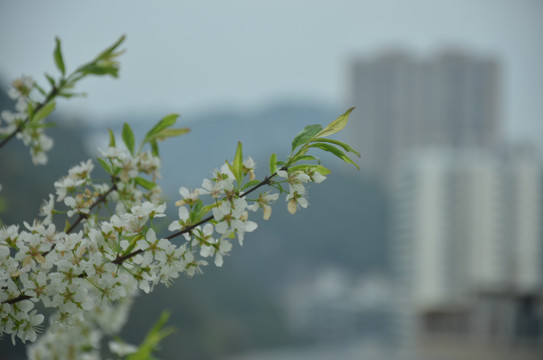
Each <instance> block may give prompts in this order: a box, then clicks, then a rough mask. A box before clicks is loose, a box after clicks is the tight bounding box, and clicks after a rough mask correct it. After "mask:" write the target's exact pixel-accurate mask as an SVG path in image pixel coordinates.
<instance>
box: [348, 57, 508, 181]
mask: <svg viewBox="0 0 543 360" xmlns="http://www.w3.org/2000/svg"><path fill="white" fill-rule="evenodd" d="M499 75H500V69H499V65H498V62H497V61H495V60H494V59H492V58H489V59H488V58H479V57H473V56H468V55H465V54H463V53H462V52H459V51H450V52H446V53H443V54H441V55H439V56H435V57H433V58H430V59H425V60H421V59H417V58H414V57H413V56H411V55H409V54H408V53H401V52H390V53H385V54H383V55H380V56H375V57H368V58H358V59H357V60H356V61H353V62H352V65H351V67H350V73H349V81H350V89H349V99H348V100H349V102H348V103H349V104H350V105H353V106H356V107H357V109H356V110H355V111H354V112H353V114H352V115H351V118H352V121H351V123H352V125H351V130H352V131H351V132H350V135H351V137H350V139H349V140H350V142H351V143H352V144H354V145H355V146H356V148H357V150H359V151H360V152H361V153H362V155H363V156H362V159H361V160H360V164H361V167H362V168H363V169H364V170H365V171H366V172H367V173H368V174H370V175H373V176H376V177H377V179H379V180H384V181H385V185H390V184H391V178H392V177H393V169H394V167H396V166H397V164H398V163H399V162H401V159H402V156H404V155H405V154H406V153H408V152H409V151H410V150H412V149H414V148H417V147H423V146H450V147H464V146H469V147H492V146H495V145H496V144H497V143H498V142H499V141H500V137H501V134H500V126H499V106H498V103H499V95H500V76H499Z"/></svg>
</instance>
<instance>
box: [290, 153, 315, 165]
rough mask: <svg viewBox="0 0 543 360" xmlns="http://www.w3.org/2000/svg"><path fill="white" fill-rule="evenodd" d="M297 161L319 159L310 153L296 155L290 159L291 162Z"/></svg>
mask: <svg viewBox="0 0 543 360" xmlns="http://www.w3.org/2000/svg"><path fill="white" fill-rule="evenodd" d="M298 161H319V162H320V160H319V158H316V157H315V156H312V155H298V156H295V157H293V158H292V159H290V163H291V164H294V163H297V162H298Z"/></svg>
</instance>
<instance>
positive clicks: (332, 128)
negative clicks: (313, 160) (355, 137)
mask: <svg viewBox="0 0 543 360" xmlns="http://www.w3.org/2000/svg"><path fill="white" fill-rule="evenodd" d="M353 110H354V107H352V108H350V109H349V110H347V111H345V113H344V114H342V115H340V116H339V117H338V118H337V119H336V120H334V121H332V122H331V123H330V124H328V126H326V127H325V128H324V130H322V131H321V132H319V133H318V134H316V136H315V137H318V138H320V137H324V136H328V135H332V134H335V133H337V132H338V131H340V130H341V129H343V128H344V127H345V125H347V121H348V120H349V115H350V114H351V112H352V111H353Z"/></svg>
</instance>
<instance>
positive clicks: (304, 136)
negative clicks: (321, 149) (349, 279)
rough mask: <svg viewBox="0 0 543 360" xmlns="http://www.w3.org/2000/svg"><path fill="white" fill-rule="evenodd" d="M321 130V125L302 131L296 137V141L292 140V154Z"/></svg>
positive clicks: (308, 126)
mask: <svg viewBox="0 0 543 360" xmlns="http://www.w3.org/2000/svg"><path fill="white" fill-rule="evenodd" d="M321 130H322V126H321V125H307V126H306V127H305V128H304V129H303V130H302V131H300V132H299V133H298V135H296V137H295V138H294V140H292V152H294V149H296V148H297V147H298V146H300V145H303V144H305V143H307V142H308V141H309V140H310V139H312V138H313V137H314V136H315V135H316V134H318V133H319V132H320V131H321Z"/></svg>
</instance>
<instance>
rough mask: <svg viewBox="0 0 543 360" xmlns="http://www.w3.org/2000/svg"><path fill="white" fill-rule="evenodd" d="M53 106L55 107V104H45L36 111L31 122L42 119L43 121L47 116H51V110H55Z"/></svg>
mask: <svg viewBox="0 0 543 360" xmlns="http://www.w3.org/2000/svg"><path fill="white" fill-rule="evenodd" d="M55 105H56V104H55V102H54V101H51V102H48V103H47V104H45V105H44V106H42V107H41V109H39V110H38V111H36V113H35V114H34V116H33V117H32V122H37V121H40V120H42V119H45V118H46V117H47V116H48V115H49V114H51V112H52V111H53V110H55Z"/></svg>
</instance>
